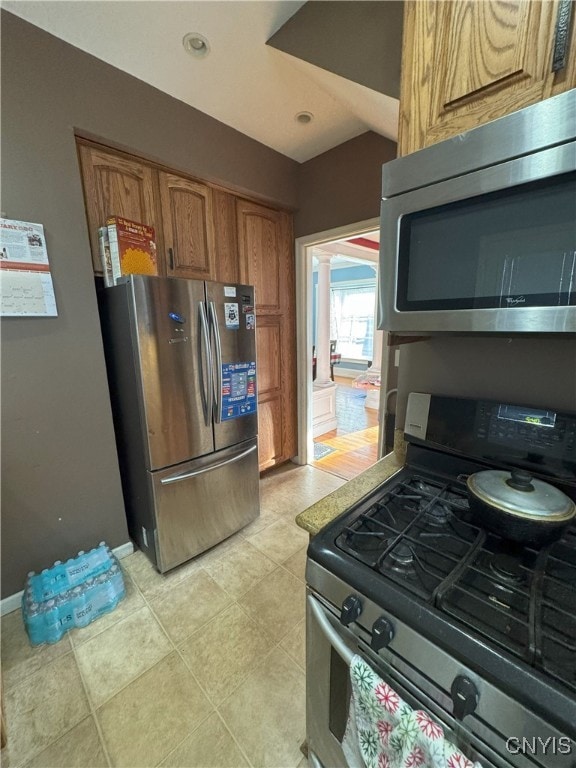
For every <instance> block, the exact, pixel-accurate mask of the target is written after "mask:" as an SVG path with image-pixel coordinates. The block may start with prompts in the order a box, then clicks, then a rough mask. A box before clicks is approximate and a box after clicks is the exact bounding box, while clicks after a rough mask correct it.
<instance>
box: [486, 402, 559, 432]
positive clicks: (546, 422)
mask: <svg viewBox="0 0 576 768" xmlns="http://www.w3.org/2000/svg"><path fill="white" fill-rule="evenodd" d="M498 418H499V419H502V420H503V421H515V422H520V423H521V424H530V425H531V426H537V427H554V425H555V424H556V414H555V413H554V411H542V410H540V409H537V408H523V407H522V406H519V405H499V406H498Z"/></svg>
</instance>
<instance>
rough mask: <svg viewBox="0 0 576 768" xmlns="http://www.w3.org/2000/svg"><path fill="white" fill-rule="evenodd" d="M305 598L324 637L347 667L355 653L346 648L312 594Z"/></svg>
mask: <svg viewBox="0 0 576 768" xmlns="http://www.w3.org/2000/svg"><path fill="white" fill-rule="evenodd" d="M306 599H307V601H308V605H309V606H310V610H311V611H312V613H313V614H314V618H315V619H316V621H317V622H318V625H319V627H320V629H321V630H322V632H323V633H324V635H325V636H326V639H327V640H328V642H329V643H330V645H331V646H332V647H333V648H334V650H335V651H336V653H337V654H338V655H339V656H341V657H342V659H343V660H344V662H345V663H346V665H347V666H348V667H349V666H350V664H351V663H352V659H353V658H354V655H355V654H354V653H353V652H352V651H351V650H350V648H348V646H347V645H346V643H345V642H344V640H342V637H341V636H340V635H339V634H338V632H336V630H335V629H334V627H333V626H332V625H331V624H330V622H329V621H328V619H327V618H326V616H325V615H324V611H323V610H322V608H321V606H320V603H318V602H317V600H315V599H314V598H313V597H312V595H308V597H307V598H306Z"/></svg>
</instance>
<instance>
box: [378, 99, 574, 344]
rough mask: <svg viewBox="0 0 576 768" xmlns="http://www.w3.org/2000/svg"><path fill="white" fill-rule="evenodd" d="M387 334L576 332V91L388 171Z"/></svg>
mask: <svg viewBox="0 0 576 768" xmlns="http://www.w3.org/2000/svg"><path fill="white" fill-rule="evenodd" d="M382 181H383V183H382V207H381V230H380V273H379V281H380V290H379V323H378V324H379V327H380V328H381V329H384V330H388V331H394V332H403V333H426V334H430V333H445V332H450V333H454V332H457V333H459V332H474V333H486V332H496V333H566V332H568V333H574V332H576V89H575V90H571V91H568V92H567V93H563V94H560V95H558V96H554V97H552V98H550V99H547V100H545V101H543V102H540V103H538V104H535V105H533V106H530V107H526V108H525V109H522V110H520V111H518V112H515V113H513V114H511V115H508V116H506V117H502V118H499V119H498V120H495V121H493V122H491V123H487V124H486V125H483V126H479V127H477V128H474V129H472V130H470V131H467V132H466V133H463V134H460V135H459V136H455V137H454V138H451V139H447V140H445V141H442V142H440V143H438V144H435V145H433V146H430V147H427V148H426V149H423V150H420V151H419V152H415V153H413V154H411V155H407V156H405V157H402V158H398V159H397V160H393V161H392V162H390V163H387V164H385V165H384V166H383V177H382Z"/></svg>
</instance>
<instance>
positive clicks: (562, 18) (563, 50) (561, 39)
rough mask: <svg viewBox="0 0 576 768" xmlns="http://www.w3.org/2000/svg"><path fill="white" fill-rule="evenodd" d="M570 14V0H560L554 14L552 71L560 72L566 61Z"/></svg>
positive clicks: (568, 45) (568, 44)
mask: <svg viewBox="0 0 576 768" xmlns="http://www.w3.org/2000/svg"><path fill="white" fill-rule="evenodd" d="M571 16H572V0H560V2H559V3H558V15H557V16H556V32H555V34H554V51H553V53H552V72H560V70H562V69H564V67H565V66H566V62H567V61H568V49H569V47H570V18H571Z"/></svg>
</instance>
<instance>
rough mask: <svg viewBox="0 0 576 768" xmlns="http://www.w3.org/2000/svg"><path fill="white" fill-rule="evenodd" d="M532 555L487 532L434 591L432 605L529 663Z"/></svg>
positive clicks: (532, 651) (531, 640) (531, 660)
mask: <svg viewBox="0 0 576 768" xmlns="http://www.w3.org/2000/svg"><path fill="white" fill-rule="evenodd" d="M536 555H537V553H536V552H534V551H533V550H526V549H522V548H518V547H515V546H514V545H511V544H510V543H509V542H506V541H504V540H503V539H500V538H499V537H497V536H493V535H491V534H490V535H488V536H487V537H486V539H485V541H484V543H483V545H482V546H481V547H480V548H479V549H478V551H477V552H476V553H475V555H474V557H473V558H472V559H471V561H470V563H468V564H466V565H465V566H464V567H463V569H462V572H461V574H460V576H459V578H458V580H457V581H456V582H453V583H450V584H445V585H443V587H442V589H441V590H439V592H438V595H437V606H438V607H439V608H441V609H442V610H443V611H444V612H445V613H447V614H449V615H451V616H453V617H454V618H456V619H459V620H460V621H462V622H464V624H465V625H466V626H468V627H470V628H471V629H474V630H476V632H479V633H480V634H481V635H483V636H484V637H486V638H488V639H489V640H492V641H494V642H496V643H498V644H499V645H500V646H501V647H503V648H507V649H508V650H511V651H513V652H514V653H515V654H516V655H518V656H520V657H522V658H523V659H524V660H525V661H528V662H530V663H532V662H533V659H534V653H535V648H534V640H533V636H532V635H533V633H532V630H531V621H530V616H531V609H530V595H531V584H532V574H533V569H534V561H535V560H536Z"/></svg>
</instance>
